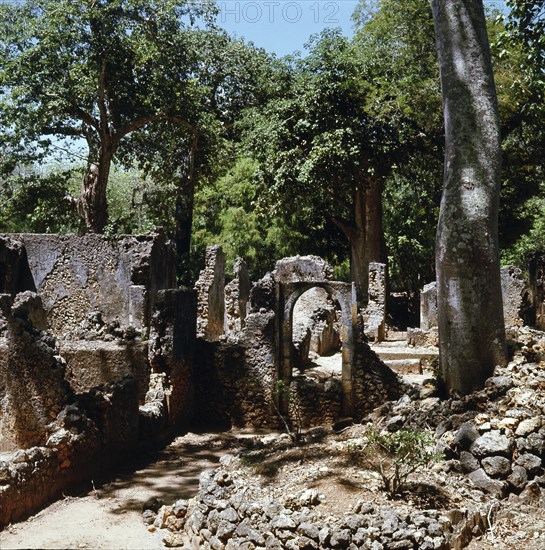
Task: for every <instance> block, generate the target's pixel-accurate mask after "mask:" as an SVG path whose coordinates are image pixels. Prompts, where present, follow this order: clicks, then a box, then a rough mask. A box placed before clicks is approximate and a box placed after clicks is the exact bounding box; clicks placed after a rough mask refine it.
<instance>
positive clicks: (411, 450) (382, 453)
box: [350, 426, 442, 497]
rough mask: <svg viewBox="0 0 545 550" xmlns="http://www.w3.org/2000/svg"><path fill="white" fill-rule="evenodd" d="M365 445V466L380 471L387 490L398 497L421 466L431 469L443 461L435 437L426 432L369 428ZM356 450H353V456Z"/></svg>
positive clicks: (362, 448) (363, 459)
mask: <svg viewBox="0 0 545 550" xmlns="http://www.w3.org/2000/svg"><path fill="white" fill-rule="evenodd" d="M364 439H365V444H364V446H363V447H361V448H360V456H361V460H362V462H363V464H364V465H365V466H366V467H367V468H369V469H371V470H373V471H374V472H377V473H378V474H379V475H380V477H381V480H382V483H383V485H384V489H385V490H386V491H387V492H388V493H389V495H390V496H391V497H394V496H395V495H396V494H398V493H399V491H400V490H401V489H402V487H403V485H404V484H405V482H406V481H407V478H408V477H409V475H411V474H412V473H413V472H415V471H416V470H417V469H418V468H420V467H425V466H429V465H430V464H431V463H432V462H436V461H438V460H440V459H441V458H442V455H441V453H438V452H437V451H435V449H434V441H433V438H432V437H431V436H430V435H428V434H427V433H425V432H418V431H412V430H399V431H397V432H394V433H390V432H379V431H378V430H377V429H376V428H374V427H373V426H369V427H368V429H367V431H366V434H365V438H364ZM354 453H355V450H354V449H353V448H351V449H350V454H352V455H353V454H354Z"/></svg>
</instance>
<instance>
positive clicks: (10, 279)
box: [0, 235, 36, 297]
mask: <svg viewBox="0 0 545 550" xmlns="http://www.w3.org/2000/svg"><path fill="white" fill-rule="evenodd" d="M25 290H32V291H35V290H36V286H35V284H34V280H33V278H32V273H31V272H30V268H29V266H28V259H27V253H26V248H25V246H24V244H23V242H22V241H21V240H20V239H17V238H14V237H10V236H8V235H0V294H9V295H10V296H13V297H14V296H15V295H16V294H17V293H19V292H24V291H25Z"/></svg>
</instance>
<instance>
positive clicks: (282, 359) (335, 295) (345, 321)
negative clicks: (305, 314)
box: [276, 278, 358, 416]
mask: <svg viewBox="0 0 545 550" xmlns="http://www.w3.org/2000/svg"><path fill="white" fill-rule="evenodd" d="M311 288H323V289H324V290H325V291H326V292H327V293H328V295H329V296H330V297H331V299H332V300H334V301H336V302H337V303H338V304H339V306H340V308H341V343H342V375H341V380H342V412H343V414H344V415H347V416H349V415H352V413H353V410H354V362H355V327H356V323H357V313H358V308H357V301H356V289H355V286H354V284H353V283H343V282H339V281H324V280H320V279H318V280H308V278H307V280H306V281H299V282H289V283H277V288H276V319H277V329H276V338H277V342H276V344H277V350H278V371H277V376H278V380H283V381H284V382H285V383H286V384H288V385H289V384H290V382H291V378H292V371H293V362H294V361H293V358H292V335H293V309H294V307H295V303H296V302H297V300H298V299H299V297H300V296H301V295H302V294H303V293H304V292H306V291H307V290H310V289H311ZM279 408H280V410H281V412H282V413H287V408H288V403H287V402H286V401H285V400H282V399H281V400H280V402H279Z"/></svg>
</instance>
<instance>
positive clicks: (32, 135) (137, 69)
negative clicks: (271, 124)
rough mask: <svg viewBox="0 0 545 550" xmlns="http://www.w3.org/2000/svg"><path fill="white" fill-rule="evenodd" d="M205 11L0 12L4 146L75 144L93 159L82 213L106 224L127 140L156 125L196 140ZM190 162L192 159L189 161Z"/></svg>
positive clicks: (90, 7)
mask: <svg viewBox="0 0 545 550" xmlns="http://www.w3.org/2000/svg"><path fill="white" fill-rule="evenodd" d="M211 13H212V12H211V7H210V4H208V3H206V2H202V3H197V4H195V3H192V2H187V3H186V2H182V1H175V0H159V1H157V2H154V3H149V2H141V1H139V0H97V1H95V2H87V1H83V0H77V1H73V0H28V1H27V2H24V3H22V4H20V5H8V4H5V3H4V4H2V5H1V6H0V40H1V42H0V56H1V57H0V84H1V90H0V91H1V92H2V93H3V96H4V99H3V101H2V103H1V105H0V110H1V112H2V116H3V119H4V120H5V122H6V124H5V128H4V132H3V134H4V135H3V140H4V141H8V140H11V141H12V142H15V143H17V142H20V141H21V139H23V140H25V141H26V142H27V143H33V142H34V143H35V144H37V145H38V146H42V147H43V150H44V154H45V153H46V152H47V150H48V146H50V145H51V143H52V139H58V138H60V137H68V138H79V139H81V138H82V139H84V140H85V141H86V142H87V146H88V150H89V154H88V160H87V171H86V174H85V177H84V180H83V186H82V192H81V196H80V198H79V200H78V213H79V215H80V217H81V218H82V220H83V221H84V223H85V225H86V227H87V229H88V230H90V231H93V232H101V231H102V230H103V229H104V227H105V225H106V223H107V202H106V187H107V182H108V177H109V174H110V169H111V165H112V160H113V158H114V157H115V155H116V154H117V153H118V151H119V150H120V149H121V148H122V147H123V145H124V138H126V137H127V136H129V135H130V134H131V133H132V132H135V131H136V130H138V129H141V128H144V127H145V126H146V125H148V124H150V123H152V122H156V121H159V120H169V121H171V122H173V123H175V124H176V125H177V126H179V133H180V134H181V135H184V136H188V135H189V136H193V138H194V139H195V136H196V134H197V125H196V122H197V121H196V115H197V113H198V112H199V111H200V109H201V107H202V97H203V94H202V93H201V92H200V90H199V86H198V84H197V82H196V79H195V73H196V71H197V69H198V62H199V60H198V57H197V56H196V55H195V52H194V50H193V49H191V48H190V47H189V46H190V34H189V33H188V32H186V29H187V28H188V26H189V25H191V23H192V22H193V21H194V20H195V19H196V18H197V17H204V18H205V19H206V18H208V17H209V16H210V15H211ZM190 154H191V152H190Z"/></svg>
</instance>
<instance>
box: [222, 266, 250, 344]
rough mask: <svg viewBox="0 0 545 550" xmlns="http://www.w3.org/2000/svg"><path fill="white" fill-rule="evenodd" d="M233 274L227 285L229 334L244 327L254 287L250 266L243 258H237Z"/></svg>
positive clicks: (226, 301)
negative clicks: (249, 270) (249, 273)
mask: <svg viewBox="0 0 545 550" xmlns="http://www.w3.org/2000/svg"><path fill="white" fill-rule="evenodd" d="M233 275H234V276H233V280H232V281H231V282H230V283H228V284H227V285H226V286H225V332H226V333H227V334H229V333H233V332H238V331H240V330H242V329H243V328H244V325H245V322H246V309H247V304H248V300H249V299H250V290H251V287H252V283H251V281H250V277H249V275H248V266H247V265H246V262H245V261H244V260H243V259H242V258H237V259H236V260H235V265H234V267H233Z"/></svg>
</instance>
